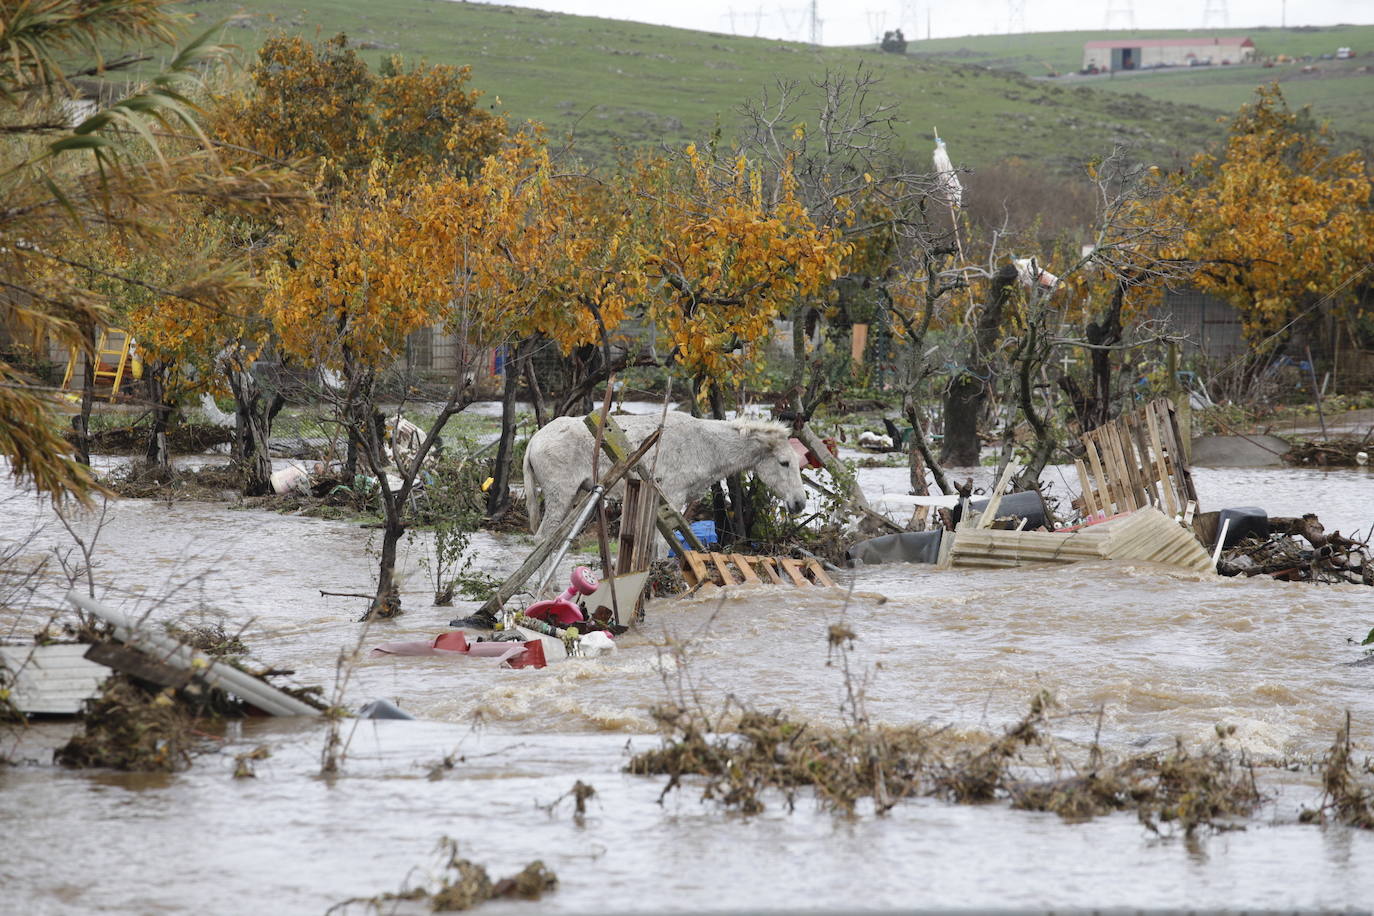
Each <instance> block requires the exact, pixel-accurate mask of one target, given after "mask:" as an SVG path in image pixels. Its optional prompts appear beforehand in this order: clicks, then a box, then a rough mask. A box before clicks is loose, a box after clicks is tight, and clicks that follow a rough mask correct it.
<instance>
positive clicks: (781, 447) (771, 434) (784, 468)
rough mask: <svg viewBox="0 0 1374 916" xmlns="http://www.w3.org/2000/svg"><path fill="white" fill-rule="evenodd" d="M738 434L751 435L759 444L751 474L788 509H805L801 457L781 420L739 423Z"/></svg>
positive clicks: (790, 510)
mask: <svg viewBox="0 0 1374 916" xmlns="http://www.w3.org/2000/svg"><path fill="white" fill-rule="evenodd" d="M740 435H742V436H748V437H750V438H753V439H755V440H756V441H757V442H758V443H759V444H760V445H761V446H762V449H761V451H762V455H761V456H760V457H759V459H758V461H757V462H755V464H754V466H753V468H752V469H751V470H753V472H754V475H755V476H756V477H758V479H759V480H762V481H763V483H764V485H765V486H767V487H768V489H770V490H772V491H773V492H774V493H776V494H777V495H778V498H779V499H781V500H782V503H783V505H784V506H786V507H787V511H788V512H800V511H802V510H803V509H805V508H806V487H805V486H804V485H803V484H802V479H801V457H800V456H799V455H798V454H797V450H796V449H794V448H793V447H792V443H791V441H789V439H788V432H787V427H785V426H783V425H782V424H781V423H764V422H757V421H747V422H745V423H742V424H741V425H740Z"/></svg>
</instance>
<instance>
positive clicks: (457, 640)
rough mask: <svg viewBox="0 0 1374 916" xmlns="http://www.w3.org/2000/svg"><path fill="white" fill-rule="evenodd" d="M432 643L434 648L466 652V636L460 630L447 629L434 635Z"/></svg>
mask: <svg viewBox="0 0 1374 916" xmlns="http://www.w3.org/2000/svg"><path fill="white" fill-rule="evenodd" d="M433 645H434V648H436V649H447V650H448V651H450V652H466V651H467V650H468V638H467V635H466V634H465V633H464V632H463V631H462V630H449V631H448V632H447V633H440V634H439V635H438V636H436V637H434V643H433Z"/></svg>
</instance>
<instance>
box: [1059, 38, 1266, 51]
mask: <svg viewBox="0 0 1374 916" xmlns="http://www.w3.org/2000/svg"><path fill="white" fill-rule="evenodd" d="M1178 45H1187V46H1189V47H1197V46H1198V45H1216V46H1218V47H1236V48H1253V47H1254V46H1255V43H1254V42H1253V41H1251V40H1250V39H1248V38H1245V37H1243V36H1241V35H1229V36H1226V37H1223V38H1211V37H1207V36H1204V35H1199V36H1197V37H1195V38H1114V39H1112V40H1110V41H1089V42H1086V43H1085V44H1084V45H1083V47H1085V48H1169V47H1175V46H1178Z"/></svg>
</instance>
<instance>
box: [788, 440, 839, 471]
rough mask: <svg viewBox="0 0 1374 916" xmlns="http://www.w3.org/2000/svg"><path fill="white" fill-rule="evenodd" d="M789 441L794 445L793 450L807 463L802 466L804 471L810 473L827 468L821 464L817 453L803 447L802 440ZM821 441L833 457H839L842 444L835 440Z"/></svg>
mask: <svg viewBox="0 0 1374 916" xmlns="http://www.w3.org/2000/svg"><path fill="white" fill-rule="evenodd" d="M787 441H788V442H790V443H792V449H793V450H794V451H795V452H796V453H797V454H798V455H799V456H801V459H802V461H804V462H805V464H803V465H802V470H803V471H810V470H813V469H815V468H823V467H825V464H824V463H822V462H821V459H820V457H819V456H818V455H816V453H815V452H813V451H811V450H810V449H809V448H807V447H806V446H805V445H803V444H802V441H801V440H800V439H788V440H787ZM821 441H822V442H824V443H825V447H826V448H828V449H829V450H830V454H831V455H834V456H836V457H838V456H839V454H840V444H839V443H838V442H836V441H835V440H834V439H822V440H821Z"/></svg>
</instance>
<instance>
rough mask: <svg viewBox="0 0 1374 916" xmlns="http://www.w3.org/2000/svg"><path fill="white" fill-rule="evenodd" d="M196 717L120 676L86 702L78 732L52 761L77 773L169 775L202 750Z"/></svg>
mask: <svg viewBox="0 0 1374 916" xmlns="http://www.w3.org/2000/svg"><path fill="white" fill-rule="evenodd" d="M196 724H197V717H196V716H195V715H193V713H192V711H191V710H190V709H189V708H188V707H187V705H186V704H185V703H184V702H182V701H180V700H179V699H178V697H177V691H175V690H173V689H172V688H170V687H169V688H165V689H162V690H157V691H150V690H148V689H145V688H144V687H143V686H141V685H139V684H137V683H135V682H134V681H133V680H132V679H130V678H127V677H125V676H123V675H118V674H117V675H114V676H112V677H111V678H109V679H108V680H107V681H106V682H105V686H104V688H103V689H102V690H101V692H100V695H99V696H97V697H94V698H92V699H90V700H87V701H86V706H85V708H84V709H83V711H82V713H81V730H80V731H79V732H78V733H77V734H75V735H73V736H72V738H71V740H70V741H68V742H67V743H66V744H65V745H63V746H62V747H60V748H58V750H57V752H56V755H55V757H56V760H57V762H58V763H60V764H62V765H63V766H67V767H73V768H77V769H85V768H89V767H106V768H109V769H114V770H131V771H135V772H140V773H147V772H153V773H174V772H177V771H179V770H184V769H186V768H187V767H189V766H190V765H191V759H192V758H193V757H194V756H195V755H196V754H198V753H201V752H202V751H204V750H205V749H206V743H205V741H204V739H203V738H201V737H199V736H198V735H197V733H196Z"/></svg>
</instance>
